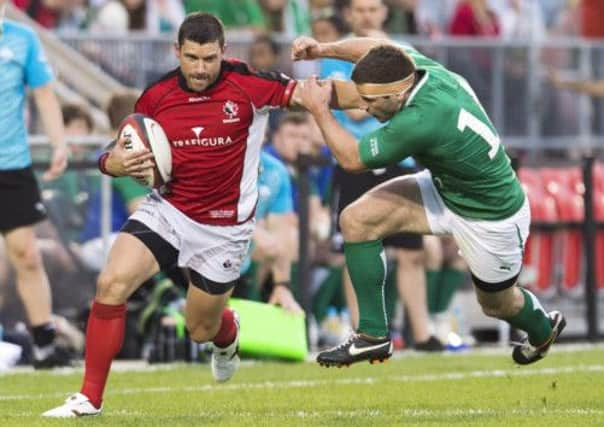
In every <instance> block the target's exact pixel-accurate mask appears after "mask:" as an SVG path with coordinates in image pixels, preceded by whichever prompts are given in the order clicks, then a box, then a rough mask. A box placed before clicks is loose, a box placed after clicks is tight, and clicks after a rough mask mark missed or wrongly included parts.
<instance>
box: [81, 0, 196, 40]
mask: <svg viewBox="0 0 604 427" xmlns="http://www.w3.org/2000/svg"><path fill="white" fill-rule="evenodd" d="M184 17H185V10H184V6H183V4H182V3H181V2H180V1H179V0H109V1H107V2H105V3H103V4H102V5H101V6H100V7H99V9H98V10H97V12H96V13H95V15H94V17H93V18H92V20H91V23H90V29H91V31H99V32H112V33H119V34H122V33H125V32H127V31H142V32H146V33H148V34H160V33H171V32H174V31H176V29H177V28H178V26H179V25H180V23H181V22H182V21H183V19H184Z"/></svg>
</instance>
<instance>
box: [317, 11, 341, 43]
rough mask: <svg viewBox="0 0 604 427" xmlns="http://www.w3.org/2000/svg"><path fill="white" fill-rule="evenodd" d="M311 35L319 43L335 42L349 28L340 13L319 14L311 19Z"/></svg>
mask: <svg viewBox="0 0 604 427" xmlns="http://www.w3.org/2000/svg"><path fill="white" fill-rule="evenodd" d="M311 27H312V35H313V37H314V38H315V39H316V40H317V41H318V42H320V43H329V42H335V41H337V40H339V39H340V38H342V37H343V36H344V34H346V33H347V32H348V31H349V30H348V28H347V26H346V23H345V22H344V20H343V19H342V17H341V16H340V15H336V14H326V15H319V16H318V17H316V18H314V19H313V21H312V25H311Z"/></svg>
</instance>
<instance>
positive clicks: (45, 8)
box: [13, 0, 67, 29]
mask: <svg viewBox="0 0 604 427" xmlns="http://www.w3.org/2000/svg"><path fill="white" fill-rule="evenodd" d="M13 3H14V4H15V6H17V7H18V8H19V9H21V10H22V11H24V12H25V13H27V15H29V17H30V18H32V19H33V20H34V21H36V22H37V23H38V24H40V25H42V26H43V27H46V28H50V29H54V28H57V27H58V26H59V23H60V21H61V15H62V13H63V10H64V9H65V7H66V3H67V1H66V0H13Z"/></svg>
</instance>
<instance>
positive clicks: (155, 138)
mask: <svg viewBox="0 0 604 427" xmlns="http://www.w3.org/2000/svg"><path fill="white" fill-rule="evenodd" d="M118 138H126V139H127V140H128V141H129V142H128V143H126V145H125V148H126V150H128V151H141V150H144V149H145V148H146V149H148V150H149V151H151V152H152V153H153V160H154V162H155V167H153V168H149V173H148V175H147V176H145V178H144V179H142V180H139V181H140V182H141V183H142V184H144V185H146V186H147V187H152V188H159V187H161V186H162V185H164V184H166V183H167V182H168V181H170V178H171V176H172V151H171V149H170V141H169V140H168V137H167V136H166V133H165V132H164V130H163V129H162V127H161V125H160V124H159V123H158V122H156V121H155V120H153V119H152V118H150V117H147V116H145V115H143V114H139V113H134V114H130V115H128V116H127V117H126V118H125V119H124V120H123V121H122V123H121V124H120V127H119V130H118Z"/></svg>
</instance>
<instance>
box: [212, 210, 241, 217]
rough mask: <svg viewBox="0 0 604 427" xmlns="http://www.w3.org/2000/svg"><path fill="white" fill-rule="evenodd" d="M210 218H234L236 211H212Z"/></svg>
mask: <svg viewBox="0 0 604 427" xmlns="http://www.w3.org/2000/svg"><path fill="white" fill-rule="evenodd" d="M210 216H211V217H212V218H232V217H234V216H235V211H234V210H233V209H214V210H212V211H210Z"/></svg>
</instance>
